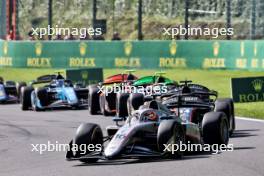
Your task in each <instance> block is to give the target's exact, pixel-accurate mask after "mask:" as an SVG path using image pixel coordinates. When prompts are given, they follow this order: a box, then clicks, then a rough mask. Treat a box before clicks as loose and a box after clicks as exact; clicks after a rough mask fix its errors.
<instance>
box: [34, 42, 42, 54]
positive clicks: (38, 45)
mask: <svg viewBox="0 0 264 176" xmlns="http://www.w3.org/2000/svg"><path fill="white" fill-rule="evenodd" d="M35 53H36V55H37V56H40V55H41V53H42V44H41V43H40V42H38V43H36V44H35Z"/></svg>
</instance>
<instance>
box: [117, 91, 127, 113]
mask: <svg viewBox="0 0 264 176" xmlns="http://www.w3.org/2000/svg"><path fill="white" fill-rule="evenodd" d="M128 98H129V93H120V94H117V96H116V115H117V116H118V117H123V118H125V117H127V116H128V110H127V100H128Z"/></svg>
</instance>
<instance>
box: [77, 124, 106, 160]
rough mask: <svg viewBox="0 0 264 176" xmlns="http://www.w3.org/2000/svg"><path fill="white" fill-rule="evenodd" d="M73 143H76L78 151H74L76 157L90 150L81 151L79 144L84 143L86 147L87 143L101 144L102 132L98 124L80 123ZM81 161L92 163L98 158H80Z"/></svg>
mask: <svg viewBox="0 0 264 176" xmlns="http://www.w3.org/2000/svg"><path fill="white" fill-rule="evenodd" d="M73 143H74V144H77V146H78V151H76V153H75V156H76V157H82V156H85V155H87V154H89V153H91V151H89V150H86V151H81V145H82V146H83V145H86V147H87V146H88V145H89V144H92V145H94V146H99V145H101V147H102V146H103V132H102V129H101V128H100V126H99V125H97V124H93V123H83V124H81V125H80V126H79V127H78V129H77V133H76V135H75V138H74V140H73ZM80 161H81V162H85V163H93V162H96V161H98V158H89V159H80Z"/></svg>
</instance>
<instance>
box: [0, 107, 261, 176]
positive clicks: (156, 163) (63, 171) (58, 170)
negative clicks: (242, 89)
mask: <svg viewBox="0 0 264 176" xmlns="http://www.w3.org/2000/svg"><path fill="white" fill-rule="evenodd" d="M82 122H93V123H98V124H100V125H101V126H102V127H103V128H105V127H106V126H107V125H113V122H112V121H111V117H103V116H90V115H88V111H87V110H78V111H77V110H68V111H48V112H32V111H28V112H22V111H21V110H20V107H19V105H1V106H0V175H1V176H5V175H7V176H16V175H21V176H22V175H23V176H33V175H34V176H35V175H37V176H41V175H43V176H51V175H52V176H57V175H58V176H59V175H63V176H68V175H69V176H77V175H78V176H81V175H85V176H92V175H102V176H103V175H108V176H111V175H114V176H119V175H120V176H124V175H125V176H130V175H131V176H141V175H142V176H147V175H159V176H160V175H166V176H168V175H179V176H185V175H186V176H188V175H191V176H194V175H197V176H199V175H203V176H207V175H208V176H263V175H264V123H263V122H255V121H247V120H237V130H236V132H235V133H234V137H232V138H231V139H230V143H232V144H234V151H232V152H222V153H220V154H215V155H213V154H209V153H199V154H195V155H188V156H185V157H184V158H183V159H180V160H154V159H152V160H143V161H140V160H121V161H117V162H105V161H104V162H99V163H97V164H90V165H89V164H82V163H80V162H78V161H73V162H68V161H66V160H65V152H45V153H43V154H42V155H40V154H39V153H37V152H32V149H33V147H32V145H31V144H40V143H44V144H47V142H48V141H51V142H53V143H55V142H56V141H58V142H59V143H68V142H69V140H70V139H71V138H72V137H73V135H74V133H75V130H76V127H78V125H79V124H80V123H82Z"/></svg>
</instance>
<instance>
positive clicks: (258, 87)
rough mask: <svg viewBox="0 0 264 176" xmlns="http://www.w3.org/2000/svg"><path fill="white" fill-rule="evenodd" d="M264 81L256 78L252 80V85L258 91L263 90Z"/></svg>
mask: <svg viewBox="0 0 264 176" xmlns="http://www.w3.org/2000/svg"><path fill="white" fill-rule="evenodd" d="M263 83H264V82H263V81H262V80H261V79H255V80H254V81H252V86H253V88H254V90H255V91H256V92H261V90H262V87H263Z"/></svg>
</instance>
